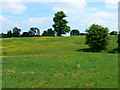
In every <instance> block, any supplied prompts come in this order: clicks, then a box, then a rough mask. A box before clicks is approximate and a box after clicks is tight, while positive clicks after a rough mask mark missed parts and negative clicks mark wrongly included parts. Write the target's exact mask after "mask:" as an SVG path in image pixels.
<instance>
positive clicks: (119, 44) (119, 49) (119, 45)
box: [117, 32, 120, 53]
mask: <svg viewBox="0 0 120 90" xmlns="http://www.w3.org/2000/svg"><path fill="white" fill-rule="evenodd" d="M117 42H118V52H119V53H120V32H119V33H118V41H117Z"/></svg>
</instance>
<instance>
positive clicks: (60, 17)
mask: <svg viewBox="0 0 120 90" xmlns="http://www.w3.org/2000/svg"><path fill="white" fill-rule="evenodd" d="M65 17H67V16H66V14H65V13H64V12H63V11H60V12H57V13H55V17H54V18H53V21H54V24H53V28H54V31H55V32H56V33H57V36H61V34H66V33H69V32H70V27H69V26H67V23H68V22H67V20H65V19H64V18H65Z"/></svg>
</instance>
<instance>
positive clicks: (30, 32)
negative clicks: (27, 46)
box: [29, 27, 40, 36]
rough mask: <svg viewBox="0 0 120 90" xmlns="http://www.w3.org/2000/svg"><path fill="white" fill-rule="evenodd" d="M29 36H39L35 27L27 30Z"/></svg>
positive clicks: (38, 31)
mask: <svg viewBox="0 0 120 90" xmlns="http://www.w3.org/2000/svg"><path fill="white" fill-rule="evenodd" d="M29 34H30V36H35V35H38V36H39V35H40V30H39V29H38V28H37V27H31V28H30V30H29Z"/></svg>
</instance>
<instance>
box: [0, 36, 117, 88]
mask: <svg viewBox="0 0 120 90" xmlns="http://www.w3.org/2000/svg"><path fill="white" fill-rule="evenodd" d="M2 41H3V46H2V47H1V48H2V86H3V88H117V87H118V54H117V53H115V52H116V51H115V50H116V48H117V42H116V41H117V37H116V36H110V43H109V45H108V46H107V49H106V50H104V51H101V52H89V47H88V45H85V36H73V37H72V36H71V37H29V38H4V39H2Z"/></svg>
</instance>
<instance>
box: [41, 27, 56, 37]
mask: <svg viewBox="0 0 120 90" xmlns="http://www.w3.org/2000/svg"><path fill="white" fill-rule="evenodd" d="M42 36H55V32H54V31H53V30H52V28H50V29H48V30H47V31H44V32H43V34H42Z"/></svg>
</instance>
